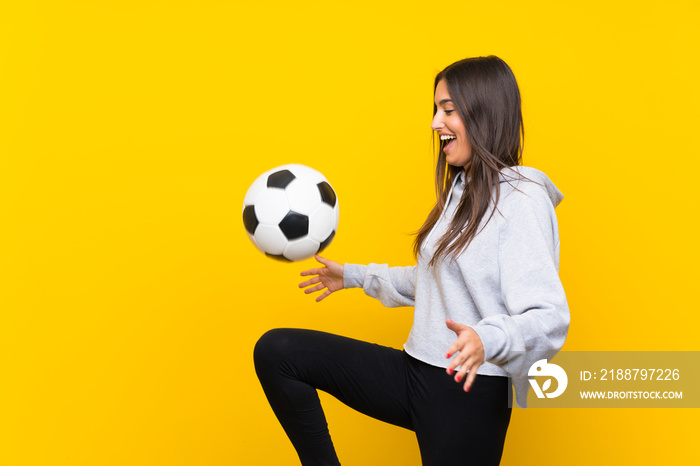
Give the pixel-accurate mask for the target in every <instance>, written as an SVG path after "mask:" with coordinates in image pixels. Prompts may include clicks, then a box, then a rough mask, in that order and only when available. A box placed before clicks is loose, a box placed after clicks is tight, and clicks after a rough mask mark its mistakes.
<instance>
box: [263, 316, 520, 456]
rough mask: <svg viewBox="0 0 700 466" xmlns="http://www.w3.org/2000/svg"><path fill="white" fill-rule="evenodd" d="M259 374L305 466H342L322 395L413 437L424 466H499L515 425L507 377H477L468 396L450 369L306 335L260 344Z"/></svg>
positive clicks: (276, 334)
mask: <svg viewBox="0 0 700 466" xmlns="http://www.w3.org/2000/svg"><path fill="white" fill-rule="evenodd" d="M254 359H255V370H256V372H257V374H258V378H259V379H260V383H261V384H262V387H263V389H264V390H265V395H267V399H268V401H269V402H270V406H271V407H272V409H273V411H274V412H275V415H276V416H277V419H279V421H280V423H281V424H282V427H283V428H284V430H285V432H286V433H287V436H288V437H289V439H290V440H291V442H292V444H293V445H294V448H296V451H297V454H298V455H299V459H300V460H301V463H302V464H303V465H305V466H307V465H338V464H340V462H339V461H338V457H337V455H336V453H335V449H334V448H333V442H332V441H331V437H330V434H329V432H328V425H327V423H326V417H325V415H324V413H323V409H322V408H321V403H320V401H319V398H318V393H317V392H316V389H319V390H323V391H324V392H327V393H330V394H331V395H333V396H335V397H336V398H338V399H339V400H340V401H342V402H343V403H345V404H346V405H348V406H350V407H351V408H353V409H356V410H357V411H360V412H361V413H364V414H366V415H368V416H371V417H373V418H376V419H379V420H382V421H384V422H388V423H390V424H394V425H397V426H400V427H404V428H406V429H410V430H413V431H414V432H415V433H416V437H417V439H418V445H419V448H420V452H421V458H422V461H423V465H424V466H450V465H497V464H499V462H500V459H501V454H502V453H503V443H504V442H505V437H506V430H507V429H508V423H509V422H510V413H511V408H510V406H511V400H510V398H509V397H510V396H511V390H510V383H509V381H508V378H507V377H495V376H485V375H478V376H477V377H476V380H475V381H474V384H473V385H472V387H471V389H470V390H469V392H468V393H466V392H464V390H463V384H461V383H456V382H455V381H454V379H453V377H452V376H449V375H448V374H447V373H446V372H445V369H443V368H440V367H435V366H431V365H428V364H425V363H423V362H421V361H418V360H417V359H414V358H412V357H411V356H409V355H408V354H406V352H404V351H400V350H397V349H394V348H387V347H384V346H380V345H376V344H372V343H367V342H364V341H359V340H353V339H350V338H345V337H341V336H338V335H332V334H329V333H323V332H317V331H313V330H302V329H275V330H270V331H269V332H267V333H266V334H264V335H263V336H262V337H261V338H260V340H258V343H257V345H256V346H255V352H254Z"/></svg>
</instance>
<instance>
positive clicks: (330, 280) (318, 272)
mask: <svg viewBox="0 0 700 466" xmlns="http://www.w3.org/2000/svg"><path fill="white" fill-rule="evenodd" d="M314 258H315V259H316V260H317V261H318V262H320V263H321V264H323V265H324V267H322V268H318V269H309V270H304V271H303V272H301V275H302V276H307V275H315V277H312V278H310V279H309V280H306V281H305V282H303V283H300V284H299V288H304V287H307V286H310V285H316V286H314V287H312V288H307V289H305V290H304V293H306V294H309V293H313V292H314V291H321V290H322V289H324V288H325V289H326V291H324V292H323V294H321V296H319V297H318V298H316V302H319V301H321V300H322V299H324V298H326V297H327V296H328V295H330V294H331V293H333V292H336V291H339V290H342V289H343V288H345V285H344V283H343V268H344V266H343V264H339V263H338V262H335V261H332V260H330V259H326V258H324V257H321V256H319V255H318V254H316V255H315V256H314Z"/></svg>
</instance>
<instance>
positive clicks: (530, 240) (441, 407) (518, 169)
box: [254, 56, 569, 466]
mask: <svg viewBox="0 0 700 466" xmlns="http://www.w3.org/2000/svg"><path fill="white" fill-rule="evenodd" d="M433 113H434V118H433V122H432V129H433V131H435V132H436V133H437V134H438V135H439V138H440V146H439V151H438V161H437V169H436V173H435V182H436V189H437V202H436V204H435V206H434V208H433V209H432V211H431V212H430V213H429V214H428V218H427V219H426V221H425V223H424V224H423V226H422V227H421V228H420V230H419V231H418V233H417V235H416V239H415V243H414V252H415V255H416V261H417V264H416V265H414V266H410V267H389V266H387V265H386V264H382V265H380V264H369V265H357V264H344V265H342V264H340V263H337V262H334V261H331V260H329V259H326V258H322V257H320V256H317V257H316V259H317V260H318V261H319V262H320V263H321V264H322V265H323V267H321V268H315V269H311V270H307V271H304V272H302V273H301V275H304V276H311V278H310V279H308V280H306V281H304V282H303V283H301V284H300V285H299V286H300V287H302V288H304V287H306V290H305V292H306V293H311V292H316V291H321V290H324V291H323V293H322V294H321V295H320V296H318V297H317V299H316V301H321V300H322V299H325V298H326V297H327V296H328V295H330V294H331V293H334V292H336V291H339V290H342V289H344V288H350V287H362V288H363V289H364V291H365V293H367V294H368V295H369V296H372V297H374V298H377V299H379V300H380V301H381V302H382V303H383V304H385V305H386V306H413V307H414V320H413V327H412V328H411V332H410V334H409V336H408V340H407V342H406V344H405V345H404V349H403V351H401V350H397V349H393V348H387V347H383V346H379V345H376V344H371V343H366V342H362V341H357V340H353V339H349V338H345V337H341V336H337V335H331V334H327V333H322V332H317V331H312V330H302V329H276V330H271V331H269V332H267V333H266V334H265V335H263V336H262V337H261V338H260V340H259V341H258V343H257V345H256V347H255V352H254V359H255V368H256V371H257V374H258V377H259V379H260V382H261V384H262V387H263V389H264V390H265V394H266V395H267V398H268V400H269V402H270V405H271V406H272V409H273V410H274V412H275V414H276V415H277V418H278V419H279V421H280V423H281V424H282V427H283V428H284V430H285V432H286V433H287V435H288V436H289V439H290V440H291V441H292V444H293V445H294V447H295V448H296V450H297V453H298V454H299V458H300V459H301V462H302V464H304V465H337V464H340V463H339V461H338V458H337V456H336V453H335V450H334V448H333V443H332V441H331V438H330V435H329V432H328V428H327V424H326V420H325V416H324V414H323V410H322V408H321V405H320V402H319V398H318V394H317V392H316V390H317V389H318V390H323V391H325V392H328V393H330V394H332V395H333V396H335V397H337V398H338V399H339V400H341V401H342V402H344V403H345V404H347V405H348V406H350V407H352V408H354V409H356V410H358V411H360V412H362V413H365V414H367V415H369V416H372V417H374V418H376V419H380V420H382V421H385V422H389V423H391V424H394V425H397V426H401V427H405V428H407V429H411V430H413V431H415V433H416V437H417V439H418V444H419V447H420V452H421V458H422V461H423V464H424V465H426V466H449V465H492V464H499V462H500V458H501V454H502V452H503V444H504V441H505V436H506V430H507V428H508V423H509V421H510V415H511V406H512V403H511V393H512V391H511V383H512V384H513V385H514V386H515V392H516V401H517V404H518V405H519V406H522V407H525V405H526V400H527V390H528V387H529V385H528V381H527V378H526V376H527V371H528V369H529V367H530V365H531V364H532V363H534V362H535V361H537V360H539V359H542V358H551V357H552V356H553V355H554V354H555V353H556V352H557V351H559V349H560V348H561V347H562V345H563V344H564V340H565V338H566V334H567V331H568V326H569V310H568V305H567V301H566V296H565V294H564V290H563V288H562V285H561V281H560V280H559V276H558V270H559V234H558V227H557V219H556V215H555V213H554V208H555V207H556V206H557V204H558V203H559V202H560V201H561V199H562V197H563V196H562V194H561V192H559V190H558V189H557V188H556V187H555V186H554V184H553V183H552V182H551V181H550V180H549V179H548V178H547V176H546V175H545V174H544V173H542V172H540V171H539V170H536V169H534V168H529V167H523V166H521V165H520V163H521V157H522V148H523V144H522V140H523V138H524V128H523V123H522V114H521V108H520V92H519V90H518V86H517V83H516V80H515V76H514V75H513V73H512V71H511V70H510V68H509V67H508V65H506V63H505V62H503V60H501V59H499V58H498V57H495V56H488V57H476V58H469V59H465V60H461V61H458V62H456V63H453V64H452V65H450V66H448V67H447V68H445V69H444V70H443V71H441V72H440V73H439V74H438V75H437V76H436V78H435V102H434V107H433Z"/></svg>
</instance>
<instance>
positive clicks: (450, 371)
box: [447, 369, 455, 375]
mask: <svg viewBox="0 0 700 466" xmlns="http://www.w3.org/2000/svg"><path fill="white" fill-rule="evenodd" d="M454 371H455V370H454V369H447V373H448V374H450V375H452V373H453V372H454Z"/></svg>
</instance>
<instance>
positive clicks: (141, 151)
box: [0, 0, 700, 466]
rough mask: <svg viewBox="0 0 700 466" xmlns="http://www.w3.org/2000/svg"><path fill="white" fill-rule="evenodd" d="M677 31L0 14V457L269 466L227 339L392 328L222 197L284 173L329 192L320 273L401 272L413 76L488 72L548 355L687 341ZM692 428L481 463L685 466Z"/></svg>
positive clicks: (437, 14) (309, 8)
mask: <svg viewBox="0 0 700 466" xmlns="http://www.w3.org/2000/svg"><path fill="white" fill-rule="evenodd" d="M698 16H699V15H698V11H697V7H696V6H695V2H693V1H690V0H688V1H664V2H661V1H654V2H648V1H646V2H645V1H622V2H611V1H609V0H606V1H602V0H592V1H587V2H578V3H562V2H556V1H541V2H522V1H516V0H509V1H500V2H482V1H480V2H473V1H464V0H460V1H454V2H452V1H446V2H427V1H424V2H420V3H419V4H415V5H414V4H412V3H406V2H398V1H397V2H393V3H388V2H378V1H359V2H358V1H353V2H347V3H345V2H318V3H310V2H306V3H300V4H299V3H296V2H282V1H273V2H245V3H244V4H243V2H236V1H234V2H230V1H191V2H185V1H164V0H163V1H151V0H139V1H124V0H121V1H83V2H79V1H30V0H24V1H21V2H20V1H15V2H9V1H8V2H2V3H1V4H0V157H1V165H0V207H1V210H0V218H1V219H2V220H1V221H2V226H1V228H0V464H2V465H3V466H19V465H91V466H92V465H126V464H129V465H233V464H236V465H248V464H255V465H279V464H296V461H297V460H296V455H295V453H294V450H293V448H292V447H291V444H289V442H288V441H287V439H286V437H285V435H284V433H283V431H282V429H281V427H280V426H279V424H278V423H277V421H276V419H275V418H274V415H273V413H272V411H271V410H270V408H269V407H268V405H267V402H266V400H265V398H264V395H263V393H262V390H261V389H260V386H259V384H258V381H257V378H256V377H255V373H254V370H253V364H252V349H253V345H254V343H255V341H256V340H257V338H258V337H259V336H260V335H261V334H262V333H263V332H264V331H265V330H267V329H269V328H272V327H279V326H295V327H307V328H315V329H320V330H325V331H330V332H336V333H341V334H344V335H348V336H352V337H356V338H360V339H366V340H370V341H373V342H377V343H382V344H385V345H392V346H395V347H400V346H401V345H402V344H403V342H404V339H405V337H406V335H407V333H408V330H409V327H410V325H411V311H410V309H407V308H403V309H386V308H383V307H382V306H381V305H380V304H379V303H378V302H376V301H374V300H371V299H370V298H368V297H365V296H364V295H363V294H362V292H361V291H359V290H353V291H346V292H344V293H342V294H336V295H334V296H331V297H330V298H329V299H327V300H326V301H324V302H322V303H320V304H316V303H315V302H314V301H313V298H311V297H309V296H306V295H304V294H303V293H302V292H301V291H300V290H299V289H298V288H297V284H298V283H299V282H300V278H301V277H299V275H298V274H299V272H300V271H301V270H304V269H306V268H308V267H310V266H311V265H312V263H313V261H305V262H303V263H297V264H291V265H290V264H281V263H277V262H274V261H271V260H269V259H267V258H265V257H263V256H262V255H261V254H260V253H259V252H258V251H257V250H256V249H255V248H254V247H253V246H252V244H250V242H249V240H248V238H247V237H246V235H245V232H244V229H243V226H242V222H241V206H242V200H243V197H244V195H245V192H246V190H247V188H248V186H249V185H250V183H251V182H252V181H253V180H254V179H255V178H256V177H257V176H258V175H259V174H260V173H262V172H263V171H264V170H267V169H269V168H271V167H274V166H277V165H281V164H283V163H290V162H296V163H303V164H306V165H309V166H312V167H314V168H316V169H318V170H320V171H321V172H323V173H324V174H325V175H326V177H327V178H328V179H329V181H330V182H331V184H332V185H333V186H334V188H335V189H336V191H337V193H338V196H339V200H340V209H341V215H340V227H339V231H338V235H337V236H336V238H335V240H334V242H333V244H332V245H331V246H330V247H329V249H328V250H327V255H328V257H331V258H333V259H335V260H338V261H347V262H357V263H367V262H370V261H373V262H388V263H390V264H392V265H409V264H411V263H412V255H411V252H410V249H411V241H412V237H411V236H410V232H412V231H414V230H415V229H417V228H418V227H419V226H420V224H421V223H422V221H423V219H424V217H425V215H426V214H427V212H428V210H429V208H430V206H431V204H432V202H433V186H432V170H433V165H432V164H433V161H432V156H431V154H430V151H429V148H430V130H429V124H430V120H431V111H432V78H433V76H434V75H435V73H436V72H437V71H439V70H440V69H442V68H443V67H444V66H446V65H448V64H450V63H452V62H453V61H455V60H458V59H461V58H464V57H468V56H478V55H488V54H495V55H498V56H500V57H501V58H503V59H504V60H505V61H506V62H507V63H508V64H509V65H510V66H511V67H512V69H513V70H514V72H515V75H516V77H517V79H518V82H519V84H520V88H521V92H522V95H523V106H524V121H525V129H526V142H525V155H524V161H525V164H526V165H531V166H535V167H537V168H539V169H541V170H543V171H545V172H546V173H547V174H548V175H549V176H550V177H551V178H552V180H554V182H555V183H556V184H557V185H558V186H559V188H560V189H561V190H562V191H563V192H564V194H565V200H564V202H563V203H562V204H561V206H560V207H559V208H558V210H557V212H558V216H559V222H560V229H561V243H562V248H561V278H562V281H563V283H564V286H565V289H566V291H567V295H568V298H569V303H570V307H571V311H572V323H571V330H570V333H569V337H568V340H567V343H566V346H565V347H564V349H567V350H698V349H700V348H698V344H697V329H698V323H699V319H698V306H697V301H696V299H695V296H694V291H695V289H696V283H697V278H698V273H697V267H698V265H697V264H698V262H699V261H700V257H699V254H698V246H697V238H698V229H697V226H696V222H695V220H696V218H697V213H698V207H697V206H698V201H700V199H698V189H697V182H696V181H695V171H696V164H697V159H698V156H699V155H700V153H699V152H700V151H699V150H698V141H697V128H698V124H699V123H700V113H699V110H698V109H699V108H700V91H699V90H698V83H699V82H700V63H699V61H700V60H699V54H698V46H699V45H700V40H699V39H700V37H699V34H698V28H697V24H698V20H699V19H700V18H699V17H698ZM323 401H324V404H325V407H326V411H327V415H328V418H329V423H330V427H331V433H332V434H333V436H334V441H335V444H336V446H337V449H338V452H339V455H340V457H341V459H342V460H343V462H344V464H348V465H370V466H371V465H388V464H402V465H419V464H420V460H419V454H418V449H417V446H416V444H415V440H414V437H413V434H412V433H411V432H408V431H405V430H401V429H399V428H395V427H392V426H389V425H386V424H382V423H380V422H377V421H374V420H371V419H368V418H365V417H363V416H362V415H360V414H357V413H355V412H353V411H351V410H350V409H348V408H346V407H344V406H343V405H341V404H340V403H338V402H337V401H335V400H334V399H331V398H330V397H328V396H325V395H324V396H323ZM696 422H697V412H696V411H695V410H660V409H649V410H641V409H640V410H621V409H617V410H614V409H610V410H602V409H595V410H594V409H588V410H586V409H581V410H572V409H569V410H558V409H554V410H519V409H518V410H515V411H514V413H513V419H512V422H511V426H510V430H509V433H508V438H507V441H506V445H505V453H504V459H503V464H505V465H516V464H517V465H520V464H537V465H538V466H543V465H559V464H569V465H578V464H581V465H583V464H617V463H629V464H657V463H658V464H687V463H690V462H691V461H693V460H695V459H696V458H697V457H696V445H695V444H696V435H695V432H696ZM454 447H455V448H460V445H455V446H454ZM464 453H465V456H468V455H469V452H468V451H465V452H464Z"/></svg>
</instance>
